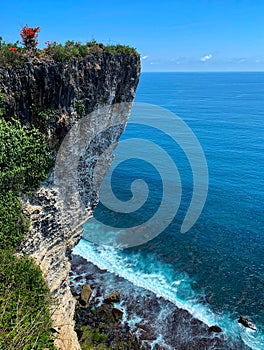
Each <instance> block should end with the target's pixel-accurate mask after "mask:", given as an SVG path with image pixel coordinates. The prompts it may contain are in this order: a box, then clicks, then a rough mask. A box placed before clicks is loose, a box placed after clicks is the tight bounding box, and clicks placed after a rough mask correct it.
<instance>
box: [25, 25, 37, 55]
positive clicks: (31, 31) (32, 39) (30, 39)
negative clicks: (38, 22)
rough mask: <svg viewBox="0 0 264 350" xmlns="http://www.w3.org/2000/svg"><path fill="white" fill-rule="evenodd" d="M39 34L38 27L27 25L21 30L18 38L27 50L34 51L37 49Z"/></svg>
mask: <svg viewBox="0 0 264 350" xmlns="http://www.w3.org/2000/svg"><path fill="white" fill-rule="evenodd" d="M39 32H40V27H29V26H28V25H27V24H26V25H25V26H24V27H23V28H22V29H21V32H20V36H21V38H22V40H23V44H24V46H25V47H26V48H27V49H28V50H30V51H34V50H35V49H36V48H37V45H38V33H39Z"/></svg>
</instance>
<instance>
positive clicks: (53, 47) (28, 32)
mask: <svg viewBox="0 0 264 350" xmlns="http://www.w3.org/2000/svg"><path fill="white" fill-rule="evenodd" d="M36 30H37V31H38V32H39V31H40V28H39V27H36V28H28V27H27V28H25V27H24V28H23V29H22V31H21V33H22V35H24V36H22V40H23V41H22V44H23V45H21V44H20V43H19V41H17V42H15V43H6V42H5V41H3V39H2V37H0V66H7V65H12V66H18V65H20V64H24V63H25V62H27V60H28V58H29V57H31V58H32V57H35V58H40V59H53V60H54V61H57V62H65V61H69V60H71V59H73V58H76V57H77V58H78V57H85V56H88V55H91V54H93V55H100V54H102V53H104V52H105V53H107V54H110V55H115V54H126V55H138V53H137V51H136V49H135V48H133V47H130V46H126V45H120V44H117V45H104V44H102V43H97V42H96V41H95V40H91V41H88V42H87V43H86V44H82V43H80V42H75V41H71V40H68V41H66V43H65V44H64V45H63V44H59V43H57V42H56V41H54V42H49V41H47V42H46V43H45V44H46V45H47V47H45V48H44V49H43V50H40V49H37V43H38V42H37V34H36V33H37V32H36ZM34 31H35V32H34ZM21 33H20V35H21ZM34 33H35V34H34ZM28 43H30V45H31V46H32V49H31V50H29V47H28V46H29V45H28ZM31 46H30V47H31Z"/></svg>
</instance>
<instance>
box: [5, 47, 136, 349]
mask: <svg viewBox="0 0 264 350" xmlns="http://www.w3.org/2000/svg"><path fill="white" fill-rule="evenodd" d="M139 73H140V60H139V56H138V55H137V54H134V55H126V54H122V53H118V54H112V55H111V54H108V53H106V52H103V53H102V54H99V55H90V56H87V57H85V58H82V59H77V58H75V59H72V60H71V61H69V62H65V63H58V62H54V61H52V60H45V61H39V60H37V59H34V60H33V59H31V60H29V61H28V62H26V63H24V64H23V65H21V66H18V67H16V68H14V67H5V68H0V92H1V94H2V95H3V96H4V98H5V109H6V111H7V115H13V116H14V117H15V118H17V119H20V120H21V121H22V122H23V123H24V124H27V125H29V126H30V125H34V126H36V127H37V128H39V129H40V130H41V131H42V132H44V133H45V134H46V136H47V140H48V143H49V145H50V147H52V149H53V153H54V157H55V155H56V154H57V151H58V149H59V146H60V145H61V143H62V141H63V140H64V138H65V135H66V134H67V133H68V131H69V130H70V129H72V128H73V127H74V126H75V125H76V124H78V122H79V121H80V120H82V119H84V118H86V123H85V129H82V133H83V134H84V135H87V140H86V143H85V145H86V149H85V150H83V153H82V156H81V157H80V159H79V158H78V157H79V154H78V149H77V150H76V149H74V143H73V144H71V146H70V148H68V149H67V152H69V153H68V154H69V159H65V164H66V165H67V166H68V168H69V167H70V166H71V164H72V161H75V162H77V163H76V164H78V171H77V172H76V174H77V175H76V178H75V179H76V180H77V182H78V184H77V185H76V186H75V187H74V190H75V191H76V192H75V193H74V195H75V196H77V197H78V198H79V200H80V202H81V205H82V206H83V207H84V208H85V219H87V218H89V217H91V216H92V212H93V208H94V207H95V206H96V204H97V202H98V195H97V191H98V187H99V186H100V182H101V181H102V179H103V176H104V174H105V172H106V171H107V169H108V167H109V165H110V163H111V161H112V150H113V148H114V147H115V146H116V144H117V141H118V138H119V137H120V135H121V133H122V131H123V130H124V127H125V125H126V122H127V119H128V117H129V113H130V108H131V102H132V101H133V98H134V95H135V90H136V87H137V84H138V80H139ZM120 103H121V104H122V103H125V105H124V106H125V107H124V108H123V109H122V113H121V115H120V113H119V112H120V111H117V110H116V109H115V108H114V105H115V104H120ZM95 110H96V111H98V112H97V117H98V118H97V119H94V120H92V118H91V120H89V116H90V115H91V112H92V111H95ZM100 111H102V113H101V112H100ZM101 114H102V115H103V117H101ZM95 116H96V115H95ZM76 156H78V157H76ZM76 158H77V161H76ZM95 164H99V165H100V166H99V168H98V167H97V173H94V169H95ZM98 169H99V170H100V171H98ZM94 177H96V180H95V181H94ZM55 180H56V174H55V175H54V171H51V173H50V175H49V177H48V179H47V181H46V182H45V183H43V184H42V185H41V187H40V188H38V190H37V191H35V193H33V194H30V195H25V196H24V198H23V200H24V211H25V213H26V214H27V215H28V216H29V217H30V221H31V227H30V232H29V233H28V235H27V237H26V238H25V240H24V242H23V243H22V245H21V247H20V252H22V253H26V254H29V255H30V256H32V257H33V258H34V259H35V260H36V262H37V264H39V266H40V267H41V269H42V271H43V276H44V277H45V279H46V281H47V283H48V285H49V288H50V291H51V296H52V299H53V305H54V306H53V310H52V318H53V327H54V329H55V330H56V331H57V332H58V333H56V334H57V339H56V343H55V344H56V346H57V349H58V350H79V349H80V345H79V343H78V339H77V336H76V333H75V332H74V321H73V316H74V310H75V303H76V301H75V299H74V298H73V296H72V294H71V291H70V288H69V271H70V267H71V265H70V259H69V257H70V253H71V251H72V249H73V247H74V246H75V245H76V244H77V243H78V241H79V240H80V238H81V235H82V223H83V221H82V220H75V219H76V218H78V215H79V212H78V210H77V211H76V212H75V213H74V214H73V215H72V213H71V211H70V210H69V207H67V206H65V203H64V197H63V196H62V195H61V193H60V186H58V183H56V181H55ZM94 182H95V183H94ZM72 209H73V210H72V212H74V209H75V208H72ZM73 217H74V220H73Z"/></svg>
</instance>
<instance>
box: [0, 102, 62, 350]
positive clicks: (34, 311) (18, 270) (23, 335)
mask: <svg viewBox="0 0 264 350" xmlns="http://www.w3.org/2000/svg"><path fill="white" fill-rule="evenodd" d="M0 101H1V99H0ZM49 158H50V157H49V150H48V149H47V147H46V142H45V137H44V136H43V135H42V134H41V133H40V132H39V131H38V130H36V129H34V128H32V129H29V128H27V127H26V126H21V124H20V122H18V121H15V120H12V122H6V121H5V120H4V119H0V189H1V191H0V349H1V350H40V349H44V348H46V349H55V347H54V345H53V340H52V332H51V330H50V327H51V322H50V311H49V305H51V304H50V300H49V290H48V288H47V286H46V284H45V282H44V280H43V278H42V275H41V270H40V268H38V267H37V266H36V265H35V264H34V262H33V260H32V259H29V258H27V257H26V256H17V255H16V254H15V250H16V247H17V246H18V245H19V243H21V241H22V239H23V237H24V235H25V233H26V232H27V231H28V228H29V220H28V218H27V217H25V215H24V214H23V212H22V201H21V198H20V195H21V193H22V192H30V191H32V190H33V189H34V188H36V187H37V186H38V185H39V183H40V182H41V181H42V180H44V179H45V178H46V176H47V172H48V170H49V167H50V165H51V164H50V160H49Z"/></svg>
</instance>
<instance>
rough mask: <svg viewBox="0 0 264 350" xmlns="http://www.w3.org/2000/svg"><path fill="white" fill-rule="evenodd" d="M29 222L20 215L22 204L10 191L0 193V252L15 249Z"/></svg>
mask: <svg viewBox="0 0 264 350" xmlns="http://www.w3.org/2000/svg"><path fill="white" fill-rule="evenodd" d="M28 228H29V220H28V219H27V218H26V217H25V216H24V215H23V213H22V202H21V199H20V198H19V196H18V195H16V194H14V192H12V191H7V192H3V193H2V192H1V193H0V251H1V250H4V249H11V248H15V247H17V246H18V245H19V243H20V242H21V241H22V239H23V237H24V234H25V233H26V232H27V231H28Z"/></svg>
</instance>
